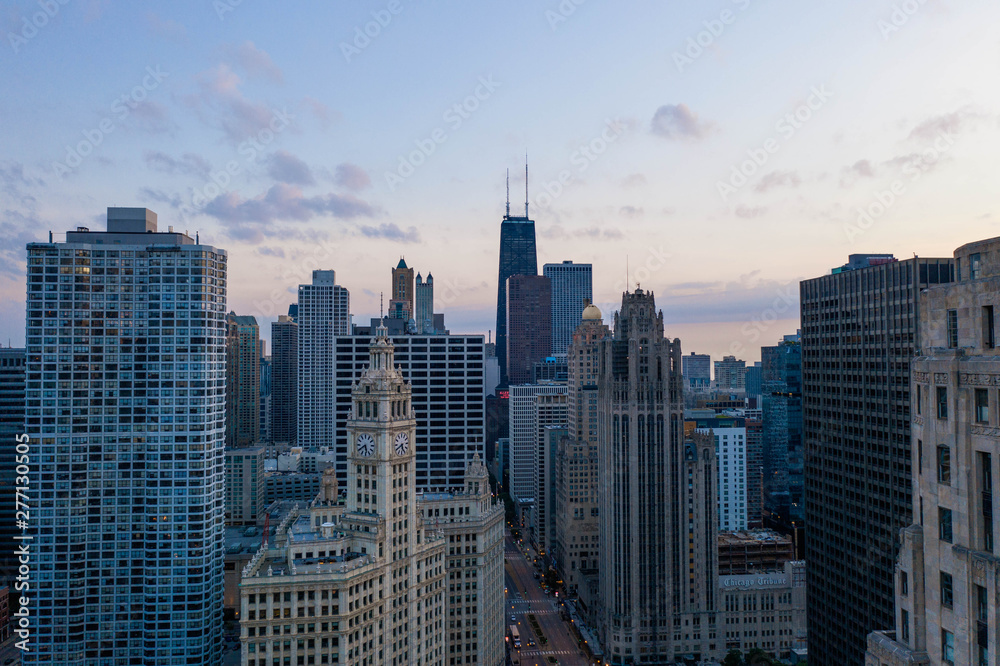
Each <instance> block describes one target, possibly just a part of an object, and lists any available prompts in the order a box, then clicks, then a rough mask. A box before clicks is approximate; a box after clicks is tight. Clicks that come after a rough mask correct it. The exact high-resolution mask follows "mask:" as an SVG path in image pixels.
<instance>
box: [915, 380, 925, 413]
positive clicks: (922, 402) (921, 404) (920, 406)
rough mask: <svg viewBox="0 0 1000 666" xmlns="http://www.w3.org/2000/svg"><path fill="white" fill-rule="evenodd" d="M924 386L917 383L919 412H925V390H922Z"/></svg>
mask: <svg viewBox="0 0 1000 666" xmlns="http://www.w3.org/2000/svg"><path fill="white" fill-rule="evenodd" d="M922 388H923V387H922V386H921V385H920V384H917V414H922V413H923V406H924V400H923V397H924V396H923V391H922V390H921V389H922Z"/></svg>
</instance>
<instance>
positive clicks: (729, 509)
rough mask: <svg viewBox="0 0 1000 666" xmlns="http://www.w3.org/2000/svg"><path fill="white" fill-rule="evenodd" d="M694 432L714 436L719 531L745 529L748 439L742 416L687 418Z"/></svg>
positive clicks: (723, 415)
mask: <svg viewBox="0 0 1000 666" xmlns="http://www.w3.org/2000/svg"><path fill="white" fill-rule="evenodd" d="M688 421H689V422H691V421H693V425H694V427H695V429H697V430H699V431H700V432H703V433H705V434H710V433H711V434H712V435H714V437H715V459H716V461H717V462H718V465H719V471H718V480H719V492H718V497H719V529H720V530H722V531H725V532H734V531H737V530H745V529H746V528H747V452H746V447H747V437H746V424H745V420H744V418H743V417H738V416H728V415H725V414H717V415H714V416H712V417H710V418H695V419H688Z"/></svg>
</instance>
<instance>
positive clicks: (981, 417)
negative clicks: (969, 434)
mask: <svg viewBox="0 0 1000 666" xmlns="http://www.w3.org/2000/svg"><path fill="white" fill-rule="evenodd" d="M989 422H990V392H989V390H987V389H976V423H989Z"/></svg>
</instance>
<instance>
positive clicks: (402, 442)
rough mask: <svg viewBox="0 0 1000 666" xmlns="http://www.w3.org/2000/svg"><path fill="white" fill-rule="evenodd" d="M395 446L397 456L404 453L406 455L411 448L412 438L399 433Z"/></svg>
mask: <svg viewBox="0 0 1000 666" xmlns="http://www.w3.org/2000/svg"><path fill="white" fill-rule="evenodd" d="M395 445H396V455H397V456H401V455H403V454H404V453H406V451H407V449H409V448H410V436H409V435H407V434H406V433H405V432H401V433H399V434H398V435H396V440H395Z"/></svg>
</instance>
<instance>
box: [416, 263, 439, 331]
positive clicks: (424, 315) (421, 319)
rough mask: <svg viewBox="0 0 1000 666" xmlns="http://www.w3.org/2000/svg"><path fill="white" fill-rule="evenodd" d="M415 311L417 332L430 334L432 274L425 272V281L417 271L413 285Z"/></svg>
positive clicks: (431, 326) (432, 318) (432, 305)
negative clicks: (415, 281)
mask: <svg viewBox="0 0 1000 666" xmlns="http://www.w3.org/2000/svg"><path fill="white" fill-rule="evenodd" d="M413 296H414V300H415V307H416V312H415V314H414V316H413V318H414V319H415V320H416V322H417V333H422V334H424V335H431V334H432V333H436V332H437V331H435V330H434V276H433V275H431V274H430V273H428V274H427V281H426V282H424V279H423V278H422V277H421V276H420V273H417V283H416V285H415V286H414V294H413Z"/></svg>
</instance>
